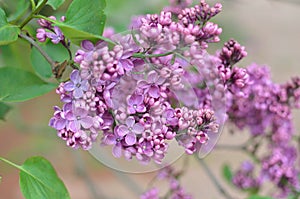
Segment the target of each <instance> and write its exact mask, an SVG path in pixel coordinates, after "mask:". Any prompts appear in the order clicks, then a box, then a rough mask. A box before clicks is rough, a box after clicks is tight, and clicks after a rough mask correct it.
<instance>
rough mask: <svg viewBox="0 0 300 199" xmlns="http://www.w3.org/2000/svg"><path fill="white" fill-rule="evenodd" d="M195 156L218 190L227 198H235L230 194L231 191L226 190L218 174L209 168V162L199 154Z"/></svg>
mask: <svg viewBox="0 0 300 199" xmlns="http://www.w3.org/2000/svg"><path fill="white" fill-rule="evenodd" d="M195 158H196V160H197V162H198V163H199V164H200V166H201V167H202V168H203V169H204V171H205V172H206V173H207V175H208V177H209V178H210V179H211V181H212V182H213V183H214V184H215V186H216V187H217V189H218V191H219V192H220V193H221V194H222V195H223V196H224V197H225V198H226V199H233V197H232V196H230V195H229V193H228V192H227V191H226V190H225V188H224V187H223V186H222V185H221V184H220V183H219V181H218V180H217V178H216V176H215V175H214V174H213V173H212V171H211V170H210V169H209V167H208V166H207V164H206V163H205V161H204V160H203V159H200V158H199V157H198V155H197V154H196V155H195Z"/></svg>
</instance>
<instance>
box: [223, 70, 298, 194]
mask: <svg viewBox="0 0 300 199" xmlns="http://www.w3.org/2000/svg"><path fill="white" fill-rule="evenodd" d="M246 71H247V74H248V75H249V79H248V84H247V85H245V86H244V88H243V92H245V93H246V96H247V97H244V96H238V95H235V96H234V97H232V96H231V98H230V101H231V103H230V106H228V108H229V109H228V115H229V118H230V119H231V122H232V123H234V124H235V125H236V126H237V127H239V128H241V129H243V128H249V129H250V132H251V134H252V135H253V136H254V137H261V138H260V139H265V140H266V141H267V142H268V144H269V146H268V149H269V150H268V153H269V155H265V157H264V158H263V159H262V164H261V167H260V170H261V172H260V176H259V178H260V183H264V182H265V181H270V182H272V183H274V184H275V185H276V186H277V187H278V188H280V191H279V193H275V194H277V195H276V197H278V198H286V197H287V195H289V194H290V193H291V192H293V190H294V191H295V190H296V191H297V190H299V179H298V178H297V175H298V173H299V171H298V170H297V169H296V168H297V167H296V164H297V163H296V151H295V148H294V146H293V142H292V138H293V135H294V128H293V122H292V114H291V112H292V108H297V106H296V103H297V98H298V94H297V89H298V88H299V84H298V83H297V82H299V81H297V78H294V79H293V80H292V81H290V82H288V83H286V84H281V85H280V84H276V83H273V82H272V80H271V76H270V71H269V69H268V68H267V67H265V66H263V67H261V66H258V65H256V64H252V65H250V66H248V67H247V68H246ZM295 102H296V103H295ZM258 146H259V145H258ZM242 174H243V172H242ZM244 175H245V174H243V175H241V172H240V171H238V172H237V174H236V177H235V178H234V182H235V184H236V185H237V187H239V188H242V189H244V186H246V185H245V184H243V183H242V182H243V180H245V182H246V179H248V178H245V176H244ZM249 182H250V179H249Z"/></svg>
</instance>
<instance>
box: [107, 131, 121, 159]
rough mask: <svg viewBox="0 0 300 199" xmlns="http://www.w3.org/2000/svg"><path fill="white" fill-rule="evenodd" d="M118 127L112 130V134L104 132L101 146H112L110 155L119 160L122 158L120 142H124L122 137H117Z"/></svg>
mask: <svg viewBox="0 0 300 199" xmlns="http://www.w3.org/2000/svg"><path fill="white" fill-rule="evenodd" d="M117 131H118V127H116V128H115V129H114V132H113V133H111V132H106V133H104V138H103V144H105V145H113V148H112V154H113V156H114V157H116V158H120V157H121V156H122V143H121V142H122V141H123V140H124V137H123V136H119V134H118V133H117Z"/></svg>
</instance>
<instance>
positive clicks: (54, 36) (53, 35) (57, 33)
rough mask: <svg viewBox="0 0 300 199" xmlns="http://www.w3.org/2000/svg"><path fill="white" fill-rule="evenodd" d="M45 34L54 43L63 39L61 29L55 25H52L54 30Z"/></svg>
mask: <svg viewBox="0 0 300 199" xmlns="http://www.w3.org/2000/svg"><path fill="white" fill-rule="evenodd" d="M46 36H47V37H48V38H50V39H51V41H52V42H53V43H54V44H58V43H59V42H60V41H63V40H64V39H65V37H64V35H63V33H62V31H61V30H60V29H59V27H57V26H54V32H46Z"/></svg>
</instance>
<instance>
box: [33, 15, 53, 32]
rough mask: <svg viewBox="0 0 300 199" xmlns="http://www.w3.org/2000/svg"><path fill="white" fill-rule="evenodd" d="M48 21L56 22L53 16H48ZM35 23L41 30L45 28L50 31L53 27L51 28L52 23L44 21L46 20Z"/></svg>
mask: <svg viewBox="0 0 300 199" xmlns="http://www.w3.org/2000/svg"><path fill="white" fill-rule="evenodd" d="M48 18H49V19H52V20H56V17H55V16H50V17H48ZM37 23H38V24H39V25H40V26H41V27H43V28H46V29H49V30H51V29H52V28H53V27H52V22H50V21H48V20H46V19H38V20H37Z"/></svg>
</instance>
